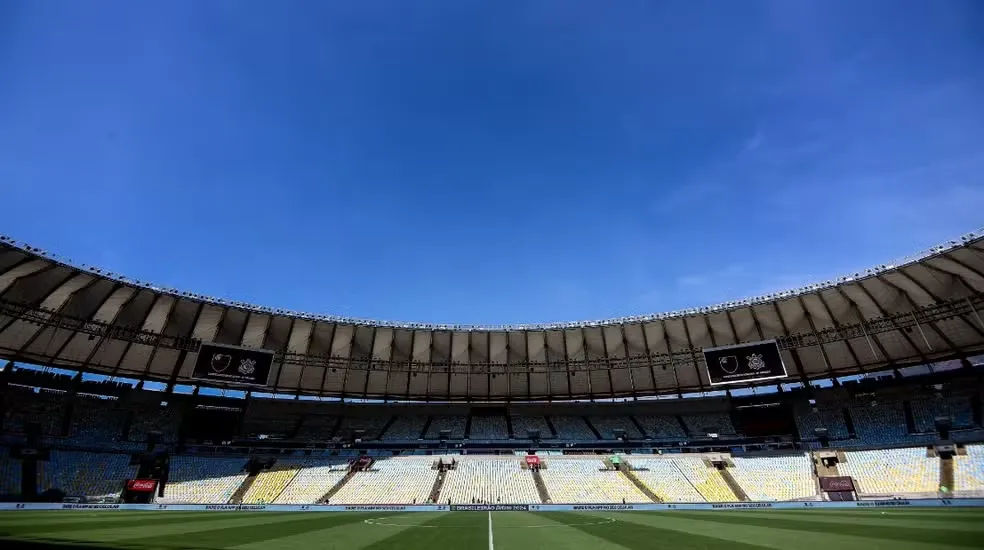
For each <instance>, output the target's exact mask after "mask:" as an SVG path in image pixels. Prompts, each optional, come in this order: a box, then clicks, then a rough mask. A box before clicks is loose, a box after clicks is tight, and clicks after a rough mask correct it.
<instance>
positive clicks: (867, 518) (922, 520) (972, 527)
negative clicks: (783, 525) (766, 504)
mask: <svg viewBox="0 0 984 550" xmlns="http://www.w3.org/2000/svg"><path fill="white" fill-rule="evenodd" d="M736 515H738V516H740V517H746V516H748V517H758V518H775V517H779V518H780V519H783V518H791V517H792V516H789V515H782V516H777V515H776V514H773V513H772V512H741V513H740V514H736ZM793 519H803V520H806V521H813V522H817V523H826V524H830V525H840V524H843V523H845V522H849V523H854V524H857V525H875V526H882V527H890V526H896V527H921V528H924V529H955V530H958V531H977V532H984V522H982V521H981V519H984V518H980V517H978V518H969V517H967V518H963V519H961V520H959V521H941V520H939V518H937V517H935V516H930V517H926V516H923V515H919V516H915V515H911V514H908V515H905V516H902V515H893V514H892V513H891V512H887V513H886V514H885V515H877V516H873V515H870V514H864V515H858V514H855V515H854V516H853V517H852V516H850V515H846V516H818V515H812V516H807V515H801V516H796V517H794V518H793Z"/></svg>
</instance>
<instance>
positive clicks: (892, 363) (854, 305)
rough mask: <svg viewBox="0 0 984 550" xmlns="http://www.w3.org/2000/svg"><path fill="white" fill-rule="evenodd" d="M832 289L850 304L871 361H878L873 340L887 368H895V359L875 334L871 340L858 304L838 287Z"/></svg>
mask: <svg viewBox="0 0 984 550" xmlns="http://www.w3.org/2000/svg"><path fill="white" fill-rule="evenodd" d="M833 288H834V290H836V291H837V293H838V294H840V295H841V297H842V298H844V299H845V300H847V301H848V302H849V303H850V304H851V309H853V310H854V314H855V315H856V316H857V318H858V326H860V327H861V330H862V332H863V333H864V339H865V340H866V341H867V342H868V349H869V350H870V351H871V356H872V359H873V360H874V361H878V352H876V351H875V347H874V345H872V340H874V344H875V345H877V346H878V351H880V352H881V355H882V357H884V358H885V361H886V362H887V363H888V366H890V367H892V368H895V359H893V358H892V356H891V355H889V354H888V352H887V351H885V347H884V346H882V343H881V341H880V340H879V339H878V335H877V333H876V334H875V337H874V338H873V339H872V337H871V334H870V333H869V331H868V329H867V325H868V321H867V319H865V318H864V314H863V313H862V312H861V307H860V306H858V303H857V302H855V301H854V299H852V298H851V297H850V296H848V295H847V293H845V292H844V291H843V290H841V287H840V286H835V287H833Z"/></svg>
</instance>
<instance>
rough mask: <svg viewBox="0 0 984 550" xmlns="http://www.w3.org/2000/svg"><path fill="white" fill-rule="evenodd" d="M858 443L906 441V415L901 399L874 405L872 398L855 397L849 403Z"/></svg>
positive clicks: (884, 443) (896, 442) (877, 443)
mask: <svg viewBox="0 0 984 550" xmlns="http://www.w3.org/2000/svg"><path fill="white" fill-rule="evenodd" d="M848 410H849V412H850V414H851V419H852V420H853V421H854V430H855V432H856V433H857V436H858V441H857V442H856V443H857V444H863V445H895V444H899V443H904V442H905V441H906V427H905V415H904V413H903V412H902V403H901V402H900V401H878V402H877V404H876V405H872V404H871V401H870V400H867V399H855V400H854V401H851V402H850V403H849V405H848Z"/></svg>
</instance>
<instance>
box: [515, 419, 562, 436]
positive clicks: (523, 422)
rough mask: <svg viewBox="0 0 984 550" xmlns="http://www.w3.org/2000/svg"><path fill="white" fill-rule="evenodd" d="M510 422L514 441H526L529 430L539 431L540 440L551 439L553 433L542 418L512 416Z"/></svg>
mask: <svg viewBox="0 0 984 550" xmlns="http://www.w3.org/2000/svg"><path fill="white" fill-rule="evenodd" d="M510 421H511V422H512V428H513V435H514V436H515V437H516V439H526V438H527V433H528V432H529V430H539V431H540V439H553V432H551V431H550V426H548V425H547V421H546V420H545V419H544V418H543V417H542V416H512V417H511V418H510Z"/></svg>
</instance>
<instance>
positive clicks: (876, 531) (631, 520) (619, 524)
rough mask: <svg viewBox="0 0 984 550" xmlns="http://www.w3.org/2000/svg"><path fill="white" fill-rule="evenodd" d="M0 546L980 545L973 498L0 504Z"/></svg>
mask: <svg viewBox="0 0 984 550" xmlns="http://www.w3.org/2000/svg"><path fill="white" fill-rule="evenodd" d="M0 548H5V549H6V548H11V549H14V548H37V549H40V548H75V549H79V550H82V549H85V548H105V549H110V548H112V549H132V550H148V549H154V548H160V549H167V550H177V549H220V548H237V549H243V550H282V549H283V550H286V549H303V550H309V549H339V550H341V549H347V550H384V549H386V550H389V549H394V550H396V549H400V550H444V549H449V550H450V549H454V550H460V549H468V550H479V549H480V550H484V549H486V548H489V549H492V550H536V549H553V548H557V549H571V550H624V549H643V548H672V549H674V550H686V549H694V550H697V549H700V550H716V549H722V550H724V549H734V550H742V549H746V550H753V549H754V550H758V549H766V548H768V549H776V550H780V549H781V550H808V549H813V548H816V549H823V550H852V549H859V550H860V549H864V550H878V549H893V550H910V549H911V550H917V549H919V550H929V549H931V548H984V509H967V508H965V509H945V510H940V509H938V508H936V509H906V510H898V509H892V510H885V511H882V510H830V509H827V510H797V511H780V510H753V511H669V512H599V513H580V512H576V513H575V512H536V513H533V512H492V513H491V514H489V513H486V512H438V513H422V512H414V513H395V514H393V513H391V514H380V513H352V512H345V513H321V512H285V513H276V512H145V511H99V512H88V511H53V512H52V511H46V512H38V511H14V512H3V513H0Z"/></svg>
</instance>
